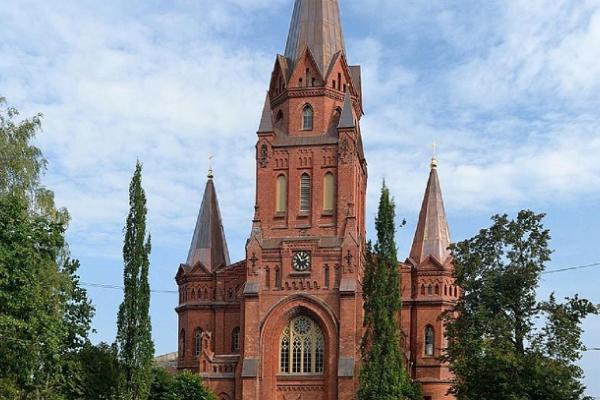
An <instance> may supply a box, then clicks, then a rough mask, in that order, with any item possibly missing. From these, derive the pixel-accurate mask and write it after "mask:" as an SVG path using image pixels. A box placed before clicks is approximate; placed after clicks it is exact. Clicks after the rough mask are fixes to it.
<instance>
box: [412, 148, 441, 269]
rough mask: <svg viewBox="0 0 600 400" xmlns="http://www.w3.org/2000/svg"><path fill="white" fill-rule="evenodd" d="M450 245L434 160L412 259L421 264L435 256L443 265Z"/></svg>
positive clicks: (434, 160)
mask: <svg viewBox="0 0 600 400" xmlns="http://www.w3.org/2000/svg"><path fill="white" fill-rule="evenodd" d="M449 245H450V231H449V229H448V220H447V219H446V211H445V210H444V200H443V198H442V189H441V188H440V181H439V178H438V174H437V160H436V159H435V158H433V159H432V161H431V173H430V174H429V181H428V182H427V189H426V190H425V198H424V199H423V205H422V207H421V212H420V214H419V223H418V224H417V232H416V233H415V239H414V241H413V245H412V249H411V251H410V258H411V259H412V260H413V261H414V262H415V263H417V264H421V263H422V262H423V261H424V260H425V259H426V258H427V257H429V256H433V257H434V258H435V259H436V260H437V261H438V262H440V263H442V264H443V263H445V262H446V260H447V259H448V257H449V256H450V252H449V251H448V246H449Z"/></svg>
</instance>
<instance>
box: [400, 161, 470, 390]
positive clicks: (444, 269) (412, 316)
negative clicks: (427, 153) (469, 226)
mask: <svg viewBox="0 0 600 400" xmlns="http://www.w3.org/2000/svg"><path fill="white" fill-rule="evenodd" d="M437 168H438V162H437V160H436V159H435V158H433V159H432V161H431V172H430V174H429V180H428V182H427V187H426V189H425V196H424V198H423V204H422V206H421V212H420V213H419V221H418V223H417V230H416V232H415V237H414V240H413V244H412V248H411V251H410V256H409V258H408V259H407V260H406V263H405V264H404V265H403V266H402V287H403V288H402V291H403V295H402V297H403V299H402V301H403V303H402V304H403V309H402V329H403V331H404V333H405V335H406V338H407V343H406V347H407V348H406V354H407V359H408V364H409V372H410V376H411V378H412V379H413V380H415V381H416V382H419V383H420V384H421V385H422V387H423V393H424V396H425V397H424V398H425V400H445V399H448V400H449V399H454V397H453V396H448V395H447V393H448V389H449V388H450V384H451V380H452V375H451V373H450V370H449V368H448V365H447V364H445V363H443V362H442V361H440V357H441V356H442V353H443V350H444V348H445V346H446V344H445V342H446V341H445V335H444V324H443V321H442V320H441V319H440V316H441V315H442V314H443V313H444V312H445V311H446V310H448V309H450V308H452V306H453V305H454V304H455V303H456V301H457V299H458V296H459V292H460V290H459V288H458V287H457V286H456V285H455V283H454V278H453V264H452V257H451V254H450V251H449V250H448V246H450V230H449V228H448V220H447V218H446V211H445V209H444V200H443V198H442V189H441V187H440V181H439V177H438V173H437Z"/></svg>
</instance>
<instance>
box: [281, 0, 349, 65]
mask: <svg viewBox="0 0 600 400" xmlns="http://www.w3.org/2000/svg"><path fill="white" fill-rule="evenodd" d="M306 47H308V48H309V49H310V51H311V53H312V55H313V57H314V58H315V61H316V62H317V65H318V67H319V69H320V70H321V74H325V73H326V72H327V69H328V68H329V64H330V63H331V60H332V59H333V56H334V55H335V54H336V53H337V52H339V51H343V52H344V53H345V46H344V35H343V33H342V24H341V18H340V6H339V4H338V1H337V0H296V3H295V5H294V14H293V15H292V23H291V24H290V32H289V34H288V39H287V43H286V46H285V56H286V57H287V58H288V59H289V60H290V61H291V63H292V65H295V63H296V61H298V58H300V56H301V55H302V52H303V51H304V49H305V48H306Z"/></svg>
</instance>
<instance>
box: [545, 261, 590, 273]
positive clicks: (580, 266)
mask: <svg viewBox="0 0 600 400" xmlns="http://www.w3.org/2000/svg"><path fill="white" fill-rule="evenodd" d="M599 266H600V262H597V263H593V264H588V265H579V266H576V267H566V268H559V269H551V270H548V271H544V272H542V275H548V274H556V273H558V272H566V271H575V270H578V269H585V268H592V267H599Z"/></svg>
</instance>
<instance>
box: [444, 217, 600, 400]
mask: <svg viewBox="0 0 600 400" xmlns="http://www.w3.org/2000/svg"><path fill="white" fill-rule="evenodd" d="M543 218H544V215H543V214H535V213H533V212H532V211H521V212H519V214H518V215H517V218H516V219H514V220H510V219H509V218H508V217H507V216H506V215H502V216H494V217H493V218H492V220H493V222H494V223H493V225H492V226H491V227H490V228H488V229H483V230H481V231H480V232H479V234H478V235H477V236H475V237H473V238H472V239H469V240H465V241H463V242H460V243H457V244H455V245H453V246H451V250H452V254H453V256H454V266H455V278H456V282H457V284H458V285H459V286H460V287H461V288H462V289H463V290H464V294H463V296H462V297H461V298H460V299H459V301H458V303H457V304H456V306H455V307H454V309H453V310H451V311H450V312H448V313H446V315H445V316H444V318H445V320H446V324H447V338H448V343H449V346H448V349H447V351H446V355H445V357H444V358H445V359H446V360H447V361H448V362H450V365H451V369H452V371H453V372H454V374H455V377H456V382H455V383H454V386H453V388H452V392H453V393H454V394H456V396H457V398H458V399H459V400H467V399H468V400H470V399H488V400H505V399H506V400H521V399H522V400H542V399H544V400H580V399H584V398H585V397H584V395H583V392H584V386H583V384H582V383H581V379H582V377H583V373H582V370H581V369H580V368H579V367H577V366H576V365H575V361H577V360H578V359H579V358H580V357H581V352H582V351H583V350H584V346H583V343H582V341H581V333H582V330H581V322H582V320H583V319H584V318H585V317H586V316H587V315H588V314H594V313H597V311H598V310H597V308H596V307H595V306H593V305H592V304H591V303H590V302H589V301H587V300H582V299H579V298H578V297H577V296H575V297H573V298H571V299H567V300H566V302H565V303H564V304H559V303H557V302H556V299H555V298H554V295H552V296H551V297H550V299H549V300H548V301H542V302H539V301H537V300H536V289H537V287H538V283H539V280H540V276H541V273H542V272H543V271H544V268H545V264H546V263H547V262H548V261H549V260H550V255H551V251H550V249H549V247H548V242H549V240H550V232H549V231H548V230H547V229H545V228H544V225H543Z"/></svg>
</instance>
